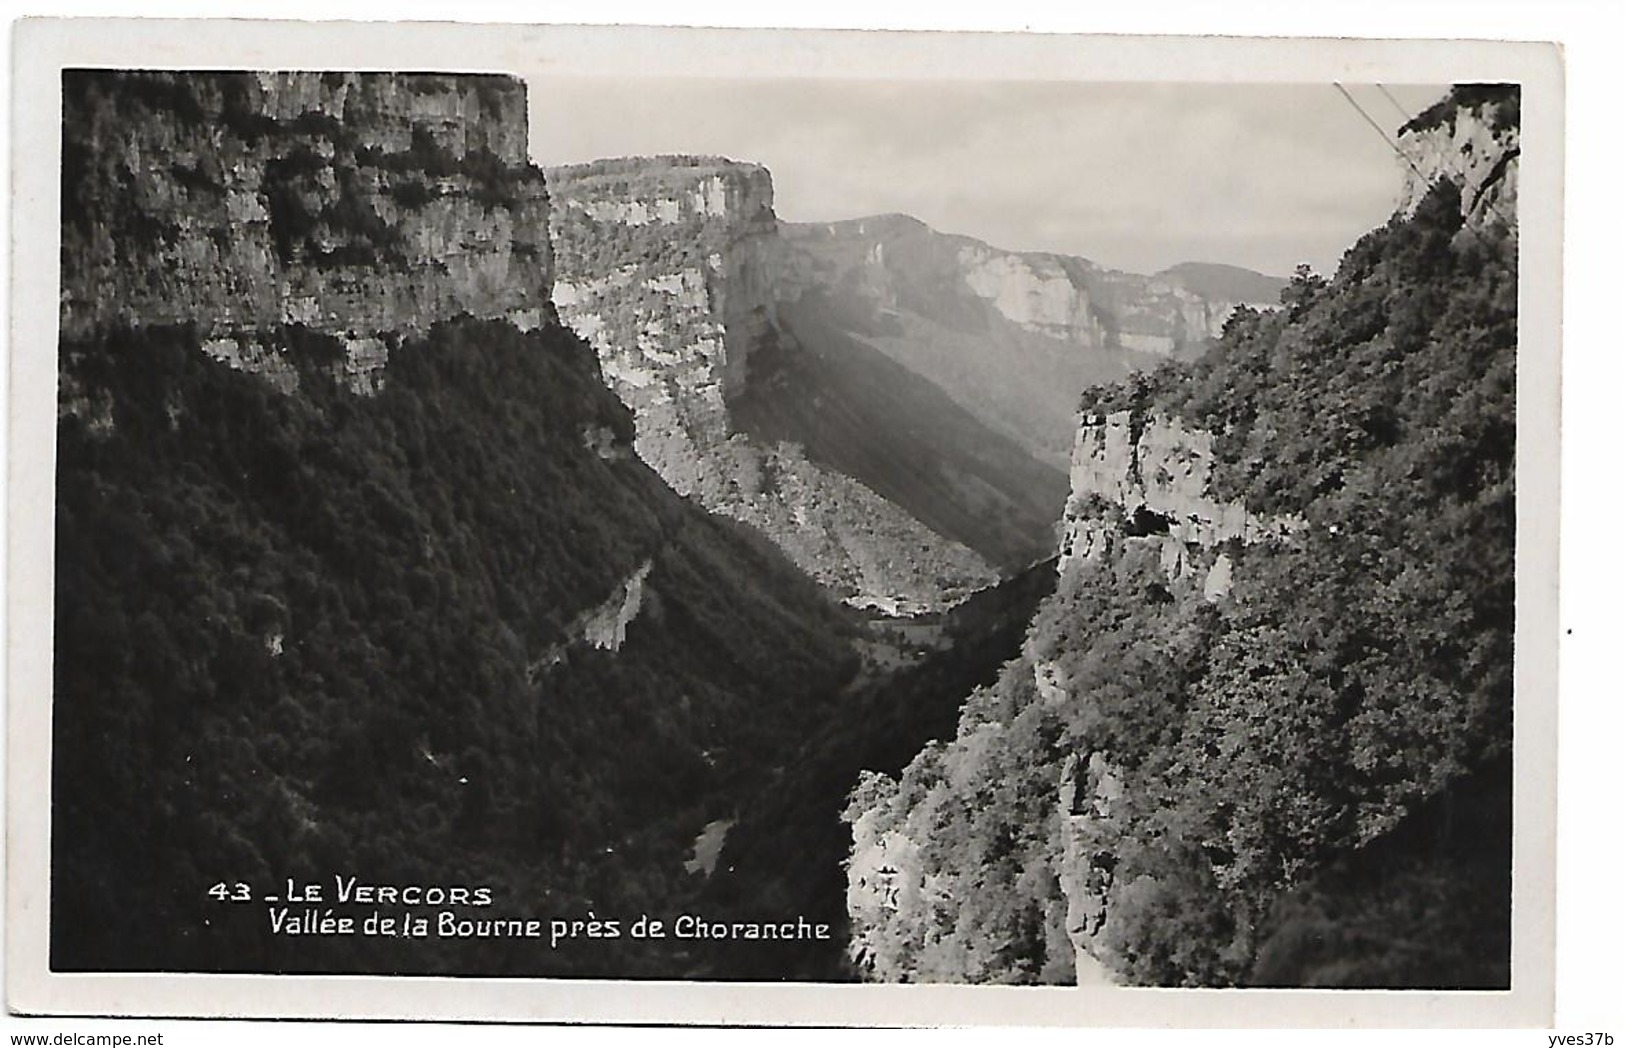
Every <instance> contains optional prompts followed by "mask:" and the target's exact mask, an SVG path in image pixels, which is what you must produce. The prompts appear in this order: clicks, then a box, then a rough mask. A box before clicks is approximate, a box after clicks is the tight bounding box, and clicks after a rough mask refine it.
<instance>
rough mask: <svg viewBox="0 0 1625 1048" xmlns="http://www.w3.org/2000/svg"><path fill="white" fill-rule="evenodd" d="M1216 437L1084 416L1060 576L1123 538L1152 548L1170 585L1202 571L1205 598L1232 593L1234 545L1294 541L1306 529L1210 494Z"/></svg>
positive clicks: (1118, 417) (1169, 421) (1161, 421)
mask: <svg viewBox="0 0 1625 1048" xmlns="http://www.w3.org/2000/svg"><path fill="white" fill-rule="evenodd" d="M1212 471H1213V438H1212V436H1211V435H1209V434H1207V433H1203V432H1201V431H1199V430H1191V429H1187V428H1186V427H1185V426H1184V425H1183V424H1182V423H1181V422H1180V420H1179V419H1177V418H1170V417H1167V416H1165V415H1162V414H1160V413H1151V414H1150V415H1148V416H1146V417H1143V418H1139V419H1136V417H1135V414H1134V413H1133V412H1130V411H1114V412H1110V413H1104V414H1103V413H1098V412H1097V413H1086V414H1084V415H1083V416H1082V418H1081V419H1080V425H1079V426H1078V436H1077V443H1076V445H1075V446H1074V449H1073V453H1072V472H1071V478H1072V493H1071V495H1070V496H1069V497H1068V499H1067V509H1066V513H1065V516H1064V517H1063V521H1062V524H1063V528H1062V540H1061V559H1060V563H1059V567H1058V570H1059V571H1060V573H1061V577H1062V578H1063V579H1065V578H1067V577H1069V575H1070V574H1071V573H1072V572H1073V571H1074V569H1075V568H1076V567H1077V565H1078V564H1079V563H1080V562H1081V561H1083V560H1087V559H1089V558H1090V557H1094V556H1099V555H1101V553H1103V552H1104V551H1105V550H1106V549H1108V548H1110V547H1111V545H1112V544H1113V540H1112V536H1113V535H1114V534H1121V535H1124V536H1127V537H1129V538H1133V539H1141V540H1145V541H1147V542H1151V543H1154V544H1155V545H1156V546H1157V548H1158V557H1159V560H1160V563H1161V565H1162V569H1163V572H1164V574H1165V575H1167V577H1168V579H1169V581H1177V580H1180V579H1185V578H1189V577H1193V576H1195V575H1198V574H1200V576H1201V577H1202V587H1203V592H1204V595H1205V596H1207V598H1208V599H1209V600H1216V599H1218V598H1220V597H1222V596H1224V595H1225V594H1227V593H1228V592H1229V590H1230V570H1231V562H1230V558H1229V557H1228V556H1226V555H1225V554H1224V553H1223V552H1215V551H1218V550H1222V549H1223V547H1225V545H1226V544H1228V543H1239V544H1242V545H1247V544H1251V543H1254V542H1258V541H1261V540H1263V539H1265V538H1270V537H1278V536H1282V535H1286V534H1290V533H1291V532H1292V531H1293V530H1294V529H1295V528H1297V527H1299V526H1300V524H1299V523H1298V522H1296V521H1293V520H1289V519H1280V520H1266V519H1263V518H1260V517H1258V516H1255V515H1253V514H1251V513H1248V512H1247V508H1246V507H1245V506H1243V505H1242V504H1241V503H1239V502H1233V501H1224V500H1220V499H1216V498H1214V497H1213V496H1212V494H1211V493H1210V491H1209V488H1208V485H1209V480H1210V477H1211V474H1212Z"/></svg>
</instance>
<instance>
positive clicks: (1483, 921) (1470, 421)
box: [848, 91, 1517, 986]
mask: <svg viewBox="0 0 1625 1048" xmlns="http://www.w3.org/2000/svg"><path fill="white" fill-rule="evenodd" d="M1505 95H1506V92H1504V91H1503V92H1502V93H1501V95H1499V96H1492V97H1491V98H1490V101H1489V102H1487V103H1486V102H1482V101H1481V102H1478V103H1477V104H1478V105H1480V106H1484V105H1490V106H1495V105H1497V104H1498V103H1500V102H1504V101H1506V99H1505ZM1509 105H1510V109H1511V112H1512V113H1513V114H1514V117H1513V118H1514V119H1515V113H1516V97H1515V93H1514V94H1513V95H1512V96H1511V101H1510V103H1509ZM1462 119H1463V120H1464V121H1465V119H1466V118H1465V117H1463V118H1462ZM1469 211H1470V206H1464V202H1463V200H1462V199H1461V194H1460V192H1459V190H1458V187H1457V186H1456V185H1455V184H1453V183H1452V182H1450V181H1448V180H1441V181H1439V182H1438V183H1437V184H1436V185H1435V186H1434V188H1433V190H1432V191H1431V192H1430V193H1429V194H1428V195H1427V196H1426V198H1425V199H1423V200H1421V202H1420V204H1419V205H1418V207H1417V208H1416V210H1415V212H1414V214H1411V215H1410V216H1408V217H1407V216H1405V215H1403V214H1401V215H1396V216H1395V218H1394V219H1393V220H1392V221H1391V222H1390V223H1389V224H1387V225H1386V226H1385V227H1383V228H1380V229H1378V230H1375V231H1373V232H1372V233H1370V234H1369V235H1367V236H1366V237H1364V238H1362V239H1361V240H1360V241H1359V243H1357V244H1356V245H1355V246H1354V247H1353V248H1352V249H1350V251H1349V252H1348V253H1347V254H1346V256H1345V257H1344V259H1343V262H1342V265H1341V267H1340V269H1339V271H1338V273H1337V275H1336V277H1335V278H1334V279H1332V280H1330V281H1325V280H1322V279H1320V278H1318V277H1314V276H1312V275H1310V274H1308V273H1307V272H1306V271H1305V272H1300V274H1299V276H1298V278H1297V279H1295V280H1294V282H1293V283H1292V285H1291V286H1290V287H1289V288H1288V289H1287V290H1286V291H1285V292H1284V293H1283V308H1282V309H1280V310H1277V311H1270V312H1257V311H1250V310H1247V311H1242V312H1240V313H1239V314H1238V315H1237V316H1236V317H1235V318H1233V319H1232V320H1231V321H1230V322H1229V323H1228V324H1227V325H1226V328H1225V331H1224V335H1223V337H1222V339H1221V340H1220V343H1219V345H1218V347H1217V348H1216V349H1215V350H1214V351H1212V352H1211V353H1209V354H1208V355H1207V356H1206V357H1204V358H1203V359H1202V360H1200V361H1198V362H1196V363H1194V364H1190V365H1179V366H1173V367H1170V368H1167V369H1164V370H1160V371H1158V372H1155V373H1152V374H1150V375H1143V376H1138V377H1136V378H1135V379H1133V380H1131V381H1130V382H1128V383H1126V384H1123V385H1119V386H1115V387H1106V388H1102V389H1098V390H1094V391H1091V392H1090V393H1088V394H1086V395H1085V403H1084V418H1085V419H1089V418H1095V419H1101V418H1105V417H1108V416H1111V417H1116V418H1126V419H1127V420H1128V422H1127V427H1126V428H1127V431H1128V432H1129V433H1130V434H1131V436H1130V438H1129V439H1130V441H1131V442H1132V443H1131V445H1130V446H1131V450H1132V454H1133V458H1132V460H1131V466H1130V468H1131V470H1138V468H1139V466H1138V463H1139V462H1141V461H1143V460H1145V456H1146V455H1147V451H1146V448H1145V447H1144V445H1143V441H1145V440H1147V439H1149V436H1150V435H1153V434H1155V433H1157V432H1160V430H1159V427H1162V428H1166V423H1164V422H1159V421H1158V420H1166V419H1177V420H1180V422H1181V424H1182V425H1183V426H1184V427H1187V428H1188V429H1189V430H1191V431H1199V432H1204V433H1206V434H1210V435H1211V457H1212V462H1211V477H1210V478H1208V484H1209V488H1210V495H1211V497H1212V498H1213V499H1216V500H1219V502H1220V503H1230V504H1232V505H1238V506H1244V507H1245V510H1246V512H1247V514H1248V519H1249V520H1252V519H1253V518H1254V516H1255V515H1256V518H1257V519H1258V520H1261V521H1263V520H1267V521H1275V522H1277V524H1276V525H1274V526H1272V527H1271V528H1268V529H1265V528H1258V529H1253V528H1251V525H1249V534H1250V535H1251V532H1252V531H1253V530H1257V531H1258V532H1259V534H1258V535H1257V536H1252V537H1250V538H1249V539H1248V540H1246V541H1243V540H1242V539H1241V538H1239V537H1230V538H1227V539H1225V540H1224V541H1223V542H1221V543H1219V544H1218V545H1217V546H1206V547H1197V546H1190V547H1189V549H1186V550H1183V551H1181V550H1176V551H1175V556H1174V559H1173V561H1172V563H1175V564H1178V563H1182V561H1181V558H1184V557H1190V558H1194V559H1196V560H1197V561H1199V564H1198V566H1199V567H1202V568H1204V569H1206V568H1209V567H1210V566H1211V565H1214V564H1216V563H1217V561H1216V559H1215V558H1216V557H1220V556H1222V557H1223V558H1224V559H1225V561H1226V563H1225V572H1224V585H1222V586H1214V585H1213V575H1212V573H1211V572H1210V573H1209V574H1208V584H1207V585H1206V586H1204V585H1203V584H1202V583H1201V581H1200V580H1201V579H1202V577H1203V576H1202V575H1201V574H1196V575H1195V576H1194V578H1195V580H1196V581H1192V578H1191V577H1190V575H1189V574H1188V573H1187V572H1185V571H1184V570H1183V569H1182V570H1181V571H1179V572H1177V573H1170V563H1171V562H1170V560H1169V559H1168V558H1169V546H1168V545H1167V544H1168V543H1169V542H1175V541H1177V540H1176V539H1175V538H1174V537H1173V536H1176V535H1177V534H1178V532H1179V528H1180V527H1181V526H1182V523H1183V522H1182V521H1180V520H1170V519H1168V518H1166V517H1162V516H1160V515H1159V514H1156V513H1150V512H1146V511H1144V507H1143V505H1142V506H1141V508H1140V511H1135V508H1134V507H1133V506H1131V505H1126V504H1123V505H1119V504H1112V503H1109V502H1108V501H1106V500H1104V499H1101V498H1099V497H1096V496H1090V497H1088V498H1079V496H1078V492H1077V490H1076V489H1075V491H1074V504H1073V505H1072V506H1071V507H1069V518H1070V519H1071V520H1072V522H1073V525H1074V527H1075V528H1076V529H1077V530H1076V535H1077V550H1078V553H1077V555H1076V556H1075V557H1073V558H1071V559H1070V560H1068V561H1067V562H1066V564H1067V566H1066V569H1065V571H1064V572H1063V575H1062V579H1061V583H1060V585H1059V587H1058V590H1057V594H1056V596H1055V597H1053V598H1052V599H1051V600H1049V601H1048V602H1047V603H1046V605H1045V606H1044V608H1043V609H1042V610H1041V611H1040V612H1039V614H1038V616H1037V617H1036V619H1035V621H1034V623H1033V626H1032V629H1031V631H1030V633H1029V636H1028V641H1027V656H1026V658H1025V659H1024V660H1023V661H1021V662H1019V663H1016V664H1012V666H1010V667H1008V668H1007V671H1006V672H1005V673H1004V674H1003V675H1002V676H1001V678H1000V679H999V681H998V682H997V683H996V684H995V685H993V686H992V687H990V688H986V689H981V690H979V691H977V692H976V693H975V694H974V695H973V696H972V697H971V698H970V700H969V702H968V703H967V705H966V707H965V711H964V713H963V715H962V717H961V719H960V723H959V729H958V735H957V738H956V739H955V740H953V741H952V742H950V743H947V744H945V745H937V746H931V747H928V748H927V749H926V750H925V751H923V752H922V753H921V754H920V755H919V756H918V757H917V758H916V759H915V760H914V762H913V763H912V764H911V765H910V766H909V767H908V769H906V770H905V772H904V773H903V774H902V776H900V777H899V778H898V779H897V780H895V781H894V780H892V779H889V778H887V777H883V776H874V777H868V778H866V779H865V781H864V782H863V783H862V784H861V785H860V787H859V788H858V790H857V791H856V792H855V794H854V798H853V802H852V804H851V807H850V809H849V812H848V819H849V821H851V822H852V823H853V826H854V834H855V837H856V844H855V850H854V856H853V859H852V863H851V869H850V872H849V877H850V879H851V891H852V892H853V895H852V901H851V906H852V909H853V916H854V922H855V924H856V925H857V930H856V933H855V937H854V949H855V953H856V955H857V956H858V957H859V959H860V961H861V962H862V963H863V964H865V965H866V966H867V967H868V970H869V972H870V974H871V975H872V976H874V977H878V978H885V979H903V980H921V981H924V980H971V981H1000V982H1034V981H1071V980H1072V979H1074V978H1079V977H1082V978H1083V979H1085V980H1093V979H1099V978H1102V977H1108V978H1112V979H1115V980H1120V981H1129V982H1134V983H1153V984H1164V985H1231V984H1247V983H1252V982H1265V983H1274V984H1334V985H1404V986H1457V985H1473V986H1491V985H1501V986H1504V985H1506V984H1507V978H1508V974H1507V973H1508V955H1507V943H1508V921H1509V907H1510V899H1509V895H1508V885H1509V877H1508V874H1509V870H1510V775H1511V762H1510V757H1509V752H1510V744H1511V699H1512V678H1511V671H1512V657H1511V656H1512V627H1513V551H1514V543H1513V538H1514V524H1515V522H1514V503H1513V494H1514V485H1513V473H1512V468H1513V451H1514V446H1515V435H1516V430H1515V420H1514V403H1515V390H1514V358H1515V347H1516V344H1517V320H1516V307H1517V285H1516V265H1515V258H1516V247H1515V232H1514V231H1512V230H1509V229H1508V228H1507V226H1506V225H1505V223H1504V222H1501V221H1499V220H1497V218H1496V217H1495V216H1486V217H1485V218H1484V219H1483V220H1481V221H1474V222H1473V223H1472V224H1471V225H1467V226H1464V221H1463V216H1464V213H1467V212H1469ZM1120 413H1126V415H1125V414H1120ZM1074 468H1075V474H1074V476H1075V478H1076V476H1077V475H1078V474H1077V473H1076V470H1077V469H1078V468H1079V463H1078V460H1076V459H1075V462H1074ZM1204 468H1205V467H1204ZM1162 479H1164V480H1165V479H1166V478H1162ZM1154 483H1156V481H1154V480H1153V478H1150V477H1144V478H1142V477H1138V476H1134V477H1131V478H1126V479H1125V481H1124V488H1123V490H1126V491H1131V490H1143V487H1142V486H1150V485H1152V484H1154ZM1193 519H1194V518H1193ZM1237 534H1238V535H1239V534H1240V532H1239V531H1238V532H1237ZM1232 580H1233V581H1232ZM877 871H889V872H886V873H885V876H884V877H881V874H880V873H879V872H877ZM877 879H879V880H880V881H881V883H878V884H877V883H876V881H877Z"/></svg>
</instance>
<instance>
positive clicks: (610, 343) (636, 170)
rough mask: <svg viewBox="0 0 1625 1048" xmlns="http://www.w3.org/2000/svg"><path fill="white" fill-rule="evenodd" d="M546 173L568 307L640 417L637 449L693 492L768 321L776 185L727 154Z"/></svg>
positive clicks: (563, 309)
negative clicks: (750, 351)
mask: <svg viewBox="0 0 1625 1048" xmlns="http://www.w3.org/2000/svg"><path fill="white" fill-rule="evenodd" d="M547 178H548V183H549V185H550V186H551V187H552V191H553V195H554V202H555V213H554V216H553V226H554V232H553V238H554V241H555V244H556V248H557V251H558V255H559V267H560V277H559V280H558V282H557V283H556V284H555V286H554V289H553V301H554V303H555V305H556V306H557V307H558V309H559V314H560V316H561V317H562V318H563V319H564V321H565V322H566V323H568V324H569V325H570V326H571V327H572V328H574V329H575V330H576V332H577V333H579V334H580V335H581V336H582V337H583V338H586V339H587V340H588V341H589V342H591V343H592V344H593V345H594V347H596V348H597V349H598V353H599V363H600V366H602V368H603V370H604V377H605V378H606V379H607V380H608V381H609V383H610V385H611V388H613V389H614V390H615V392H616V393H617V394H618V395H619V396H620V397H621V399H622V400H623V401H624V402H625V403H626V405H627V406H628V407H630V408H631V409H632V410H633V412H634V413H635V414H636V415H637V418H638V439H637V450H638V454H639V455H640V456H642V458H643V459H644V461H646V462H648V463H649V464H650V465H651V466H654V467H655V469H656V470H657V471H658V472H659V473H660V475H661V476H663V477H665V478H666V481H667V483H669V484H671V485H672V486H673V487H675V488H676V489H677V490H678V491H680V492H682V493H683V494H693V493H696V492H698V491H699V490H701V489H702V488H704V487H706V486H707V484H708V481H709V480H710V479H711V478H709V477H708V476H707V474H708V472H709V469H708V467H709V466H710V463H709V462H708V460H707V456H706V449H708V448H710V447H712V446H714V445H717V444H720V443H722V442H723V441H725V440H726V439H727V437H728V433H729V429H730V427H729V424H728V414H727V404H726V398H727V397H729V396H732V395H734V394H736V393H737V392H738V391H739V390H740V388H741V387H742V386H743V383H744V377H745V358H746V354H747V352H748V348H749V346H750V344H751V342H752V340H753V339H754V338H758V337H760V335H761V333H762V332H763V331H765V329H766V325H767V324H768V323H769V315H768V314H769V311H770V310H771V303H772V296H771V293H770V292H768V291H766V290H765V285H769V284H770V283H771V276H770V275H768V274H766V273H764V272H763V271H764V270H768V269H770V268H771V262H770V257H771V255H772V253H773V248H774V245H775V243H776V226H775V221H774V218H773V183H772V181H771V179H770V178H769V177H768V174H767V172H766V170H764V169H762V168H760V167H755V166H752V165H747V164H735V163H732V162H729V161H724V160H720V159H716V158H677V159H672V160H665V161H646V160H641V159H635V160H624V161H595V162H593V163H590V164H582V165H577V166H574V167H560V168H549V169H548V171H547Z"/></svg>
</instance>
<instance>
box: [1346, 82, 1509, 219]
mask: <svg viewBox="0 0 1625 1048" xmlns="http://www.w3.org/2000/svg"><path fill="white" fill-rule="evenodd" d="M1332 86H1333V87H1335V88H1337V92H1338V94H1340V95H1342V96H1343V98H1344V100H1346V101H1347V102H1348V104H1349V105H1351V106H1353V107H1354V111H1355V112H1356V113H1359V114H1360V117H1361V119H1363V120H1364V121H1365V122H1366V123H1367V124H1368V125H1369V126H1370V127H1371V130H1373V131H1375V132H1376V133H1377V137H1378V138H1381V139H1382V140H1383V142H1384V144H1386V145H1387V146H1388V148H1389V149H1391V150H1393V151H1394V155H1395V156H1397V157H1399V158H1400V159H1401V160H1403V161H1405V164H1406V166H1407V167H1409V168H1410V169H1411V170H1412V171H1414V172H1416V177H1417V178H1419V179H1421V180H1422V182H1423V183H1425V184H1427V185H1432V184H1433V181H1434V180H1433V179H1430V178H1428V176H1427V175H1425V174H1423V173H1422V169H1421V168H1419V167H1417V166H1416V161H1415V160H1413V159H1411V156H1410V154H1408V153H1406V152H1405V151H1404V150H1403V149H1401V148H1400V147H1399V143H1398V142H1396V141H1394V140H1393V139H1392V138H1390V137H1389V136H1388V132H1387V131H1385V130H1383V128H1382V125H1381V124H1379V123H1377V122H1376V121H1375V120H1373V119H1372V117H1371V114H1370V113H1367V112H1366V111H1365V107H1364V106H1362V105H1360V103H1359V102H1357V101H1356V100H1355V98H1354V96H1353V95H1351V94H1349V92H1348V88H1346V87H1344V86H1343V85H1342V84H1340V83H1338V82H1336V81H1335V80H1334V81H1333V82H1332ZM1377 87H1378V89H1379V90H1381V91H1382V93H1383V95H1384V96H1385V97H1386V98H1387V99H1388V101H1390V102H1393V103H1394V106H1395V107H1396V108H1399V109H1400V112H1401V113H1403V112H1404V109H1403V108H1402V107H1400V106H1399V103H1398V102H1397V101H1395V100H1394V96H1393V95H1390V94H1389V93H1388V91H1387V89H1386V88H1384V87H1383V86H1382V85H1381V84H1378V85H1377ZM1407 119H1408V118H1407ZM1439 161H1440V163H1441V164H1442V165H1443V166H1444V168H1445V170H1447V171H1449V172H1450V173H1451V174H1453V175H1455V176H1456V177H1457V178H1459V179H1461V184H1462V185H1463V186H1465V185H1466V183H1467V176H1466V175H1465V174H1464V173H1463V172H1461V171H1458V170H1456V168H1455V167H1454V166H1452V165H1451V163H1450V161H1449V160H1448V159H1446V158H1445V157H1442V156H1441V157H1440V158H1439ZM1484 207H1485V209H1486V210H1488V211H1489V212H1490V213H1492V214H1493V215H1495V217H1496V218H1498V219H1500V220H1501V222H1502V224H1503V225H1505V226H1506V227H1507V228H1508V229H1516V228H1517V226H1516V225H1514V224H1513V223H1512V222H1509V221H1507V217H1506V216H1505V215H1503V214H1501V212H1500V211H1499V210H1498V209H1497V208H1496V207H1495V205H1494V204H1492V203H1491V202H1490V200H1489V199H1488V198H1487V197H1485V198H1484ZM1465 228H1468V229H1472V231H1473V235H1474V236H1477V237H1478V239H1479V240H1480V241H1482V242H1483V243H1484V244H1485V246H1487V247H1493V246H1494V245H1492V244H1491V243H1490V241H1489V240H1488V239H1487V238H1486V237H1485V236H1484V235H1483V234H1481V233H1479V231H1478V230H1477V229H1474V228H1473V227H1472V226H1471V225H1468V226H1466V227H1465Z"/></svg>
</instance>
